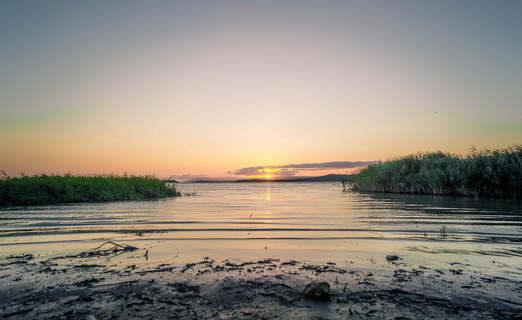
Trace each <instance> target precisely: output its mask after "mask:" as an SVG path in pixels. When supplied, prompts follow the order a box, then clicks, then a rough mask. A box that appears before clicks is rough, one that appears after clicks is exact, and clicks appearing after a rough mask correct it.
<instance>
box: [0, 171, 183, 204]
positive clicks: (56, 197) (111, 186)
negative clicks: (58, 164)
mask: <svg viewBox="0 0 522 320" xmlns="http://www.w3.org/2000/svg"><path fill="white" fill-rule="evenodd" d="M2 173H3V174H4V177H3V179H0V206H4V207H5V206H28V205H43V204H60V203H79V202H105V201H121V200H145V199H155V198H165V197H174V196H179V195H180V193H179V192H178V191H176V188H175V187H174V186H173V185H171V184H169V185H167V183H166V182H165V181H162V180H160V179H158V178H156V177H154V176H152V175H149V176H128V175H123V176H118V175H114V174H110V175H84V176H81V175H77V176H74V175H70V174H65V175H56V174H53V175H46V174H36V175H34V176H26V175H24V174H22V176H21V177H10V176H8V175H7V174H5V172H3V171H2Z"/></svg>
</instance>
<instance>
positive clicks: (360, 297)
mask: <svg viewBox="0 0 522 320" xmlns="http://www.w3.org/2000/svg"><path fill="white" fill-rule="evenodd" d="M114 254H121V256H122V257H123V256H125V255H131V254H132V253H130V252H114ZM144 254H147V253H144ZM110 255H111V254H110V253H109V255H108V256H104V255H101V256H99V257H98V258H97V261H95V260H93V259H84V258H81V257H71V256H69V257H63V259H51V260H44V261H39V262H32V259H31V258H32V257H31V256H15V257H10V258H3V259H2V263H1V264H0V288H1V289H0V301H2V304H1V305H0V316H1V317H3V318H4V319H27V318H38V319H91V320H92V319H93V317H94V319H158V320H159V319H171V318H179V319H230V318H233V319H234V318H235V319H273V318H278V319H347V318H349V319H352V318H353V319H367V318H371V319H421V318H423V319H441V318H444V319H521V318H522V281H518V280H517V279H516V278H515V279H508V278H506V277H499V276H489V275H483V274H481V273H479V272H474V271H468V270H463V269H460V268H459V265H454V266H452V269H448V270H440V269H436V268H433V267H430V266H423V265H410V264H408V262H407V261H403V260H402V259H401V258H400V257H397V258H398V259H397V260H393V261H392V260H390V261H388V262H387V263H388V265H387V267H386V268H384V269H382V270H377V271H376V270H369V269H368V268H364V267H361V266H358V265H357V264H349V263H348V264H342V265H341V264H339V263H333V262H328V261H325V262H324V263H323V264H308V263H306V262H302V261H297V260H283V259H270V258H268V259H265V260H255V261H242V260H218V261H215V260H213V259H212V258H209V257H204V258H202V259H195V260H194V262H191V263H186V262H185V263H176V262H172V263H152V264H142V265H137V264H129V265H125V264H123V265H121V264H120V265H118V264H116V265H109V264H107V258H108V257H110ZM375 258H376V259H385V258H386V257H375ZM394 259H395V258H394ZM83 262H88V264H85V263H83ZM314 282H328V283H329V285H330V299H328V300H327V301H315V300H312V299H309V298H306V297H305V296H304V295H303V290H304V288H305V286H306V285H307V284H310V283H314Z"/></svg>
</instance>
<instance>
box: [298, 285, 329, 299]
mask: <svg viewBox="0 0 522 320" xmlns="http://www.w3.org/2000/svg"><path fill="white" fill-rule="evenodd" d="M303 294H304V296H305V297H306V298H309V299H312V300H317V301H328V300H330V284H329V283H328V282H314V283H310V284H307V285H306V287H305V288H304V292H303Z"/></svg>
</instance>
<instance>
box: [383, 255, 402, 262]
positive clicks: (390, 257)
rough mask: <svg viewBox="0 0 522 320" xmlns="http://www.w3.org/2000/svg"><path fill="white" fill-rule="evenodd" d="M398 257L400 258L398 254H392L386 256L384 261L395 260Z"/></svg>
mask: <svg viewBox="0 0 522 320" xmlns="http://www.w3.org/2000/svg"><path fill="white" fill-rule="evenodd" d="M399 259H400V258H399V256H392V255H387V256H386V261H388V262H392V261H397V260H399Z"/></svg>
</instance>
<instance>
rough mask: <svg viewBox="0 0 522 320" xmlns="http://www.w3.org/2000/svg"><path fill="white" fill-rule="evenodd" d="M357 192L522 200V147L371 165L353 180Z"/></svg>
mask: <svg viewBox="0 0 522 320" xmlns="http://www.w3.org/2000/svg"><path fill="white" fill-rule="evenodd" d="M351 185H352V188H353V189H356V190H361V191H373V192H398V193H418V194H436V195H462V196H475V197H503V198H521V197H522V145H519V144H516V145H513V146H511V147H508V148H505V149H484V150H476V149H475V148H472V149H471V150H470V153H469V154H468V155H467V156H465V157H463V156H460V155H457V154H451V153H445V152H441V151H437V152H427V153H417V154H414V155H409V156H405V157H401V158H398V159H395V160H391V161H387V162H381V163H377V164H374V165H370V166H368V167H366V168H364V169H362V170H361V171H360V172H359V173H358V174H356V175H353V176H352V178H351Z"/></svg>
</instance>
